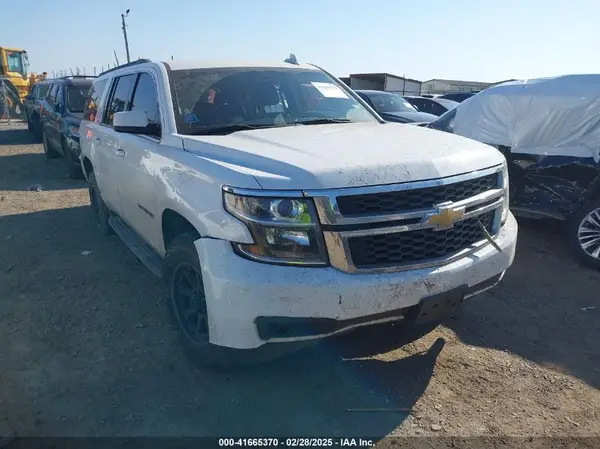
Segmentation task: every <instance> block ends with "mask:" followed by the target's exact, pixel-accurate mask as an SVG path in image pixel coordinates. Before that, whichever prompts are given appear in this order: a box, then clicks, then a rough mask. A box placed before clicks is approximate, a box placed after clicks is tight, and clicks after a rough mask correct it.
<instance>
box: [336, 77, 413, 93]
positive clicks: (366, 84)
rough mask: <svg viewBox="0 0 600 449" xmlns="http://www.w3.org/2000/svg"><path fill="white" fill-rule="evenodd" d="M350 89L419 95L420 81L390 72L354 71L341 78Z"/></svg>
mask: <svg viewBox="0 0 600 449" xmlns="http://www.w3.org/2000/svg"><path fill="white" fill-rule="evenodd" d="M342 81H344V82H345V83H346V84H348V85H349V86H350V87H351V88H352V89H364V90H382V91H386V92H394V93H398V94H401V95H419V94H420V93H421V81H418V80H415V79H411V78H404V77H402V76H396V75H392V74H390V73H355V74H352V75H350V76H349V77H347V78H342Z"/></svg>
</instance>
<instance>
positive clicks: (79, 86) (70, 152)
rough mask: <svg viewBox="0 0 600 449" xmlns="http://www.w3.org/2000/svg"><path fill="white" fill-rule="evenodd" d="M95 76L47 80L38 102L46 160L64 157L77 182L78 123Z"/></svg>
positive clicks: (80, 173) (78, 169)
mask: <svg viewBox="0 0 600 449" xmlns="http://www.w3.org/2000/svg"><path fill="white" fill-rule="evenodd" d="M93 80H94V77H91V76H68V77H64V78H58V79H55V80H52V81H50V88H49V89H48V94H47V95H46V97H45V98H44V99H43V100H42V103H41V107H40V109H41V117H42V143H43V144H44V154H45V155H46V157H47V158H49V159H51V158H56V157H64V158H65V160H66V162H67V167H68V169H69V176H70V177H71V178H75V179H80V178H82V176H83V174H82V172H81V164H80V163H79V152H80V150H79V123H81V119H82V118H83V110H84V108H85V104H86V100H87V94H88V91H89V90H90V86H91V85H92V81H93Z"/></svg>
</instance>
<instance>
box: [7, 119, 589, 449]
mask: <svg viewBox="0 0 600 449" xmlns="http://www.w3.org/2000/svg"><path fill="white" fill-rule="evenodd" d="M520 226H521V229H520V237H519V245H518V250H517V256H516V259H515V263H514V265H513V267H512V268H511V269H510V270H509V271H508V273H507V275H506V277H505V279H504V281H503V282H502V284H501V285H500V286H498V287H497V288H496V289H494V290H492V291H490V292H488V293H484V294H482V295H480V296H478V297H477V298H476V299H474V300H472V301H470V302H469V303H467V304H466V305H465V307H464V308H463V309H462V310H461V311H460V312H459V313H458V314H457V316H455V317H454V318H452V319H450V320H448V322H446V323H445V324H444V326H440V327H438V328H437V329H436V330H434V331H433V332H432V333H430V334H428V335H426V336H425V337H423V338H420V339H418V340H416V341H412V342H407V341H402V340H401V339H400V338H399V337H396V336H397V335H399V334H398V332H397V329H396V328H394V327H390V326H387V327H379V328H377V329H373V330H369V331H364V332H361V333H358V334H354V335H352V336H350V337H346V338H344V339H338V340H331V341H328V342H325V343H323V344H321V345H319V346H318V347H316V348H313V349H310V350H306V351H303V352H300V353H297V354H294V355H292V356H289V357H286V358H284V359H281V360H278V361H275V362H271V363H268V364H265V365H261V366H258V367H254V368H251V369H245V370H243V371H239V372H235V373H228V374H224V373H222V372H221V373H219V372H211V371H207V370H202V369H200V368H198V367H196V366H195V365H194V364H193V363H191V362H190V361H189V360H188V359H186V357H185V356H184V354H183V353H182V350H181V349H180V348H179V346H178V345H177V343H176V341H175V338H174V333H173V331H172V330H171V328H170V326H169V324H168V321H167V316H166V312H165V307H164V304H163V300H164V297H165V293H164V290H163V287H162V285H161V284H160V283H159V281H157V280H156V279H155V278H154V277H153V276H152V275H151V274H150V273H149V272H148V271H147V270H146V269H145V267H143V266H142V265H141V264H140V263H139V262H138V261H137V260H136V258H135V257H134V256H133V255H132V254H131V253H130V252H129V251H128V249H127V248H126V247H125V246H124V245H123V244H122V243H121V242H120V241H119V239H118V238H117V237H115V236H112V237H100V236H99V235H98V234H97V232H96V229H95V228H94V227H93V226H92V222H91V211H90V208H89V201H88V194H87V189H86V185H85V183H84V182H83V181H72V180H69V179H68V178H67V169H66V164H65V163H64V161H63V160H60V159H59V160H52V161H47V160H45V158H44V156H43V153H42V148H41V145H40V144H38V143H35V141H34V140H33V138H32V136H31V134H30V133H28V132H27V130H26V128H25V127H24V126H23V125H15V124H14V123H13V125H12V126H9V125H7V124H6V123H0V342H1V343H0V436H2V435H6V434H7V433H9V432H14V434H16V435H20V436H139V435H144V436H155V435H164V436H171V435H173V436H179V435H186V436H207V435H213V436H234V435H235V436H257V437H260V436H267V435H276V436H285V435H295V436H310V435H335V436H352V435H356V436H365V435H369V436H374V437H382V436H385V435H398V436H412V435H436V436H437V435H444V436H459V437H460V436H470V437H472V436H504V437H506V436H581V437H585V436H596V437H600V391H599V390H598V389H599V388H600V349H599V345H598V343H599V342H600V331H599V326H598V323H599V318H600V304H599V302H600V295H599V294H598V291H599V286H600V273H599V272H597V271H594V270H591V269H587V268H583V267H581V266H579V265H578V264H577V263H576V262H575V261H574V260H573V258H572V257H571V255H570V253H569V251H568V249H567V247H566V244H565V242H564V240H563V238H562V236H561V234H560V228H559V227H558V226H557V225H555V224H554V223H552V222H550V223H548V222H525V221H521V222H520ZM593 307H595V309H594V308H593ZM586 308H587V309H586ZM350 408H403V409H404V408H406V409H410V410H412V412H402V411H388V412H373V411H371V412H355V411H348V410H347V409H350ZM596 443H597V441H596ZM590 447H592V446H590Z"/></svg>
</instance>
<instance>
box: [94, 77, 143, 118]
mask: <svg viewBox="0 0 600 449" xmlns="http://www.w3.org/2000/svg"><path fill="white" fill-rule="evenodd" d="M135 79H136V75H125V76H121V77H119V78H117V79H116V80H115V82H114V84H113V85H114V87H113V90H112V94H111V96H110V98H109V100H108V103H107V106H106V108H107V110H106V113H105V114H104V120H103V121H102V123H104V124H106V125H110V126H112V123H113V117H114V116H115V114H116V113H117V112H123V111H127V110H128V109H129V106H130V103H131V94H132V92H133V85H134V84H135Z"/></svg>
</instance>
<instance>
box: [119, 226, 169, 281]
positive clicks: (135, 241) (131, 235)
mask: <svg viewBox="0 0 600 449" xmlns="http://www.w3.org/2000/svg"><path fill="white" fill-rule="evenodd" d="M108 224H109V225H110V227H111V228H113V229H114V230H115V233H116V234H117V235H118V236H119V238H120V239H121V240H123V243H125V245H127V247H128V248H129V249H130V250H131V251H132V252H133V254H135V255H136V257H137V258H138V259H139V260H140V261H141V262H142V263H143V264H144V265H146V268H148V269H149V270H150V271H151V272H152V274H154V275H155V276H156V277H157V278H159V279H160V278H162V268H163V263H162V259H161V258H160V256H158V254H156V253H155V252H154V251H153V250H152V248H150V247H149V246H148V245H147V244H146V243H145V242H144V241H142V239H141V238H140V237H139V236H138V235H137V234H136V233H135V231H133V230H132V229H131V228H130V227H129V226H128V225H127V224H126V223H125V222H124V221H123V220H121V219H120V218H119V217H117V216H116V215H111V216H110V217H109V219H108Z"/></svg>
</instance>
